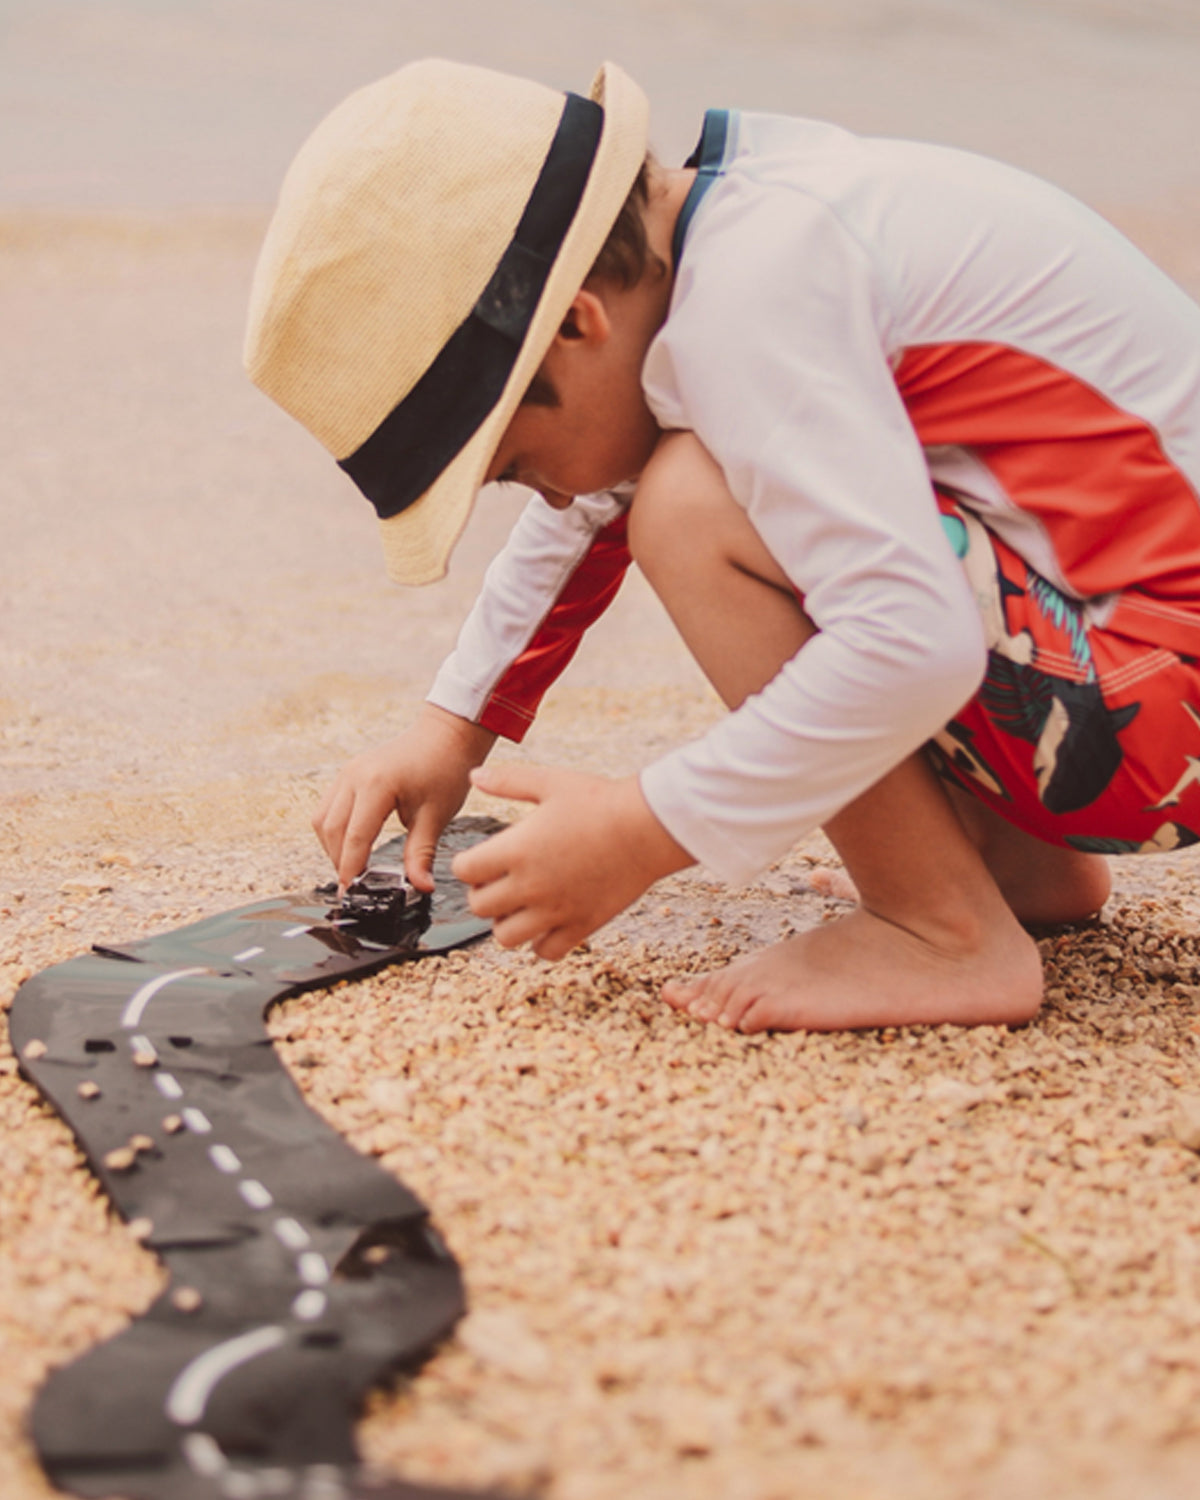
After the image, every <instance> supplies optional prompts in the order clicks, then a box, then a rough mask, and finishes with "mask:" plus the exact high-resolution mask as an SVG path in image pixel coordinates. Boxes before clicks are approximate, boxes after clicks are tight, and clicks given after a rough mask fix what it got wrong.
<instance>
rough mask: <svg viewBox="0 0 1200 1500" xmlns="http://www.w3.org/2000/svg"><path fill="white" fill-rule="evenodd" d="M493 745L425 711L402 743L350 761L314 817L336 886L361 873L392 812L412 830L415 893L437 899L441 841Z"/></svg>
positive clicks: (451, 718) (407, 860) (408, 851)
mask: <svg viewBox="0 0 1200 1500" xmlns="http://www.w3.org/2000/svg"><path fill="white" fill-rule="evenodd" d="M495 742H496V736H495V735H494V734H492V733H491V732H490V730H487V729H481V728H480V727H479V725H478V724H472V723H471V722H470V721H469V720H467V719H460V718H459V717H458V715H457V714H452V713H448V712H447V711H446V710H445V709H443V708H435V707H434V705H433V704H431V703H427V704H425V706H424V708H423V709H422V711H421V716H420V718H418V720H417V721H416V723H415V724H414V725H413V726H412V728H411V729H407V730H405V732H404V733H403V734H402V735H400V737H399V738H398V739H394V740H389V741H388V743H387V744H386V745H379V746H378V747H376V748H375V749H373V750H367V751H364V752H363V754H362V755H356V756H355V757H354V759H353V760H352V761H349V762H348V763H347V764H346V765H345V766H344V767H343V768H342V770H341V772H340V773H339V775H338V778H337V780H336V781H335V782H334V783H333V785H332V786H331V787H330V788H329V791H328V792H326V794H325V797H324V800H323V801H322V803H321V805H320V807H319V808H318V809H317V811H316V814H315V816H314V817H313V828H314V829H315V830H316V833H317V837H318V838H319V839H320V841H321V843H322V845H323V847H324V849H325V852H326V853H327V854H328V855H329V857H330V859H331V860H332V861H333V863H334V866H335V867H336V869H337V878H338V884H339V885H342V886H346V885H349V883H350V882H351V881H352V880H353V879H354V877H355V876H356V875H360V874H361V873H362V871H363V869H364V868H365V867H366V863H367V856H368V855H369V854H370V852H371V846H372V844H374V842H375V838H376V836H377V835H378V833H379V830H380V829H381V828H382V827H383V825H384V823H386V822H387V820H388V818H389V817H390V816H391V814H392V813H393V812H394V813H396V814H397V815H398V816H399V819H400V821H401V823H403V824H404V826H405V828H407V829H408V839H407V841H406V843H405V846H404V873H405V874H406V875H407V876H408V879H409V880H410V881H411V883H412V884H413V885H414V886H416V888H417V890H419V891H432V890H433V854H434V850H435V849H436V847H437V841H438V839H439V838H440V837H441V833H442V830H443V829H444V828H445V826H446V824H447V823H448V822H449V821H450V819H451V818H452V817H453V816H454V814H455V813H456V812H457V811H458V810H459V808H460V807H461V806H462V805H463V802H464V801H465V799H466V795H467V792H468V791H469V790H470V784H471V783H470V773H471V770H472V769H473V768H474V767H475V766H478V765H479V764H481V762H482V761H483V760H484V759H485V758H486V757H487V754H488V752H489V751H490V750H491V748H492V746H493V745H494V744H495Z"/></svg>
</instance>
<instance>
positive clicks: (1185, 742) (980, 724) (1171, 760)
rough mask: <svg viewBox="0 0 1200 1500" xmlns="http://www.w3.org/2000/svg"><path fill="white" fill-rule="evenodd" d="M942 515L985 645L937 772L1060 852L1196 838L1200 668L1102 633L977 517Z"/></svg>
mask: <svg viewBox="0 0 1200 1500" xmlns="http://www.w3.org/2000/svg"><path fill="white" fill-rule="evenodd" d="M939 504H940V506H941V509H942V524H943V526H944V527H945V530H946V532H947V535H948V536H949V537H950V540H951V542H952V544H953V545H954V548H955V551H956V552H957V553H958V556H959V558H960V560H961V561H962V563H963V566H964V568H965V569H966V571H967V575H968V578H969V579H970V582H971V585H972V587H973V589H974V592H975V596H976V600H977V602H978V604H979V607H980V610H981V613H982V615H983V619H984V625H985V631H986V634H987V642H988V668H987V676H986V677H985V679H984V682H983V685H982V686H981V687H980V689H979V691H978V693H977V694H976V695H975V697H974V698H973V699H972V700H971V701H970V702H969V703H968V704H967V705H966V706H965V708H963V709H962V711H961V712H960V713H958V714H957V715H956V716H955V717H954V719H952V720H951V722H950V723H949V724H947V726H946V728H945V729H944V730H943V731H942V732H941V733H940V734H939V735H938V736H937V737H936V739H935V740H934V741H933V742H932V744H931V746H930V749H931V753H932V754H933V756H934V758H935V760H936V761H937V763H938V765H939V769H941V771H942V772H943V774H945V775H946V776H947V777H948V778H949V779H950V780H953V781H955V782H957V783H958V784H959V785H960V786H962V787H964V788H965V789H966V790H968V791H970V792H971V793H972V795H974V796H976V797H978V798H979V799H980V800H981V801H983V802H985V803H987V804H988V805H989V806H990V807H992V808H993V809H994V810H995V811H996V812H998V813H999V814H1000V815H1001V817H1003V818H1006V819H1007V820H1008V821H1009V822H1010V823H1015V824H1016V825H1017V826H1018V827H1020V828H1023V829H1025V830H1026V831H1027V832H1029V833H1032V834H1034V835H1036V836H1037V837H1038V838H1040V839H1044V840H1046V841H1047V842H1049V843H1052V844H1065V845H1069V846H1070V847H1072V848H1075V849H1083V850H1088V851H1093V852H1097V853H1105V854H1130V853H1155V852H1160V851H1165V850H1168V849H1176V848H1181V847H1183V846H1184V845H1187V844H1194V843H1196V842H1197V841H1198V840H1200V667H1198V666H1197V663H1196V661H1195V660H1194V659H1193V658H1189V657H1183V656H1179V655H1177V654H1176V653H1175V652H1172V651H1168V650H1165V649H1164V648H1162V647H1160V646H1152V645H1148V644H1147V643H1146V642H1144V641H1137V640H1132V639H1130V638H1129V637H1128V636H1124V635H1121V634H1118V633H1116V632H1114V631H1112V630H1110V629H1107V628H1106V627H1105V626H1104V625H1103V624H1097V623H1095V620H1096V611H1093V610H1089V608H1088V606H1087V604H1086V602H1081V601H1079V600H1077V599H1073V598H1071V597H1070V596H1068V595H1066V594H1063V593H1062V592H1061V591H1060V590H1059V589H1058V588H1056V587H1055V586H1054V585H1053V584H1051V583H1049V582H1048V581H1047V580H1046V579H1044V578H1042V577H1041V576H1040V575H1039V574H1037V573H1035V572H1034V571H1033V570H1032V569H1031V568H1030V567H1029V565H1028V564H1027V563H1026V562H1025V561H1024V560H1023V559H1022V558H1021V557H1019V556H1018V555H1017V554H1016V553H1015V552H1013V551H1012V549H1011V548H1009V547H1007V546H1006V545H1005V543H1004V542H1002V541H1001V540H1000V539H999V538H998V537H997V536H996V535H995V533H994V532H991V531H989V530H988V529H987V528H986V527H985V526H984V525H983V523H982V522H981V521H980V520H979V519H978V518H977V517H975V516H973V515H972V514H971V513H970V512H968V511H966V510H964V509H962V508H961V507H960V506H958V505H957V504H956V503H955V502H954V501H953V500H952V499H949V498H947V497H945V496H939ZM1100 618H1102V615H1101V616H1100Z"/></svg>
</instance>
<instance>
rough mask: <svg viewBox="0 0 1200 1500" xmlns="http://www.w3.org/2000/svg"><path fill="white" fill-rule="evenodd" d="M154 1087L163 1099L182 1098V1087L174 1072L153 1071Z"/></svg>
mask: <svg viewBox="0 0 1200 1500" xmlns="http://www.w3.org/2000/svg"><path fill="white" fill-rule="evenodd" d="M154 1087H155V1088H156V1089H157V1090H158V1092H159V1093H160V1094H161V1095H162V1096H163V1098H164V1099H182V1098H183V1089H182V1088H181V1087H180V1085H179V1079H178V1078H176V1077H175V1075H174V1073H155V1075H154Z"/></svg>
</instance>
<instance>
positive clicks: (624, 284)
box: [521, 152, 667, 406]
mask: <svg viewBox="0 0 1200 1500" xmlns="http://www.w3.org/2000/svg"><path fill="white" fill-rule="evenodd" d="M655 166H656V162H655V159H654V156H653V154H652V153H651V152H647V153H646V159H645V161H643V163H642V166H641V170H640V171H639V172H638V174H637V176H636V177H635V178H634V180H633V186H632V187H631V188H630V189H629V193H628V196H627V197H626V199H625V202H624V203H623V204H622V205H621V211H620V213H618V215H617V217H616V219H615V220H614V221H613V227H612V228H611V229H610V230H609V231H608V238H607V239H606V240H605V241H604V244H603V245H601V247H600V253H599V255H597V256H596V259H595V260H594V261H593V262H592V269H591V270H590V271H589V272H588V274H587V281H611V282H615V283H616V285H617V286H619V287H621V288H623V289H624V290H625V291H628V290H629V288H630V287H634V286H636V285H637V284H638V282H639V281H641V279H642V277H643V276H644V275H645V274H646V272H647V271H653V273H654V275H655V276H659V275H661V274H663V273H664V272H665V271H666V269H667V267H666V266H665V265H664V263H663V261H662V259H661V258H660V257H659V256H657V255H656V254H655V253H654V251H653V250H651V248H650V241H649V239H648V238H647V236H646V218H645V210H646V204H647V203H648V202H649V199H650V175H651V173H652V172H653V171H654V169H655ZM585 284H586V283H585ZM521 405H522V406H557V405H558V392H557V391H556V390H555V389H554V386H553V385H552V383H551V382H550V380H549V379H548V378H547V377H546V376H545V375H543V374H542V372H541V371H540V370H539V371H538V373H537V374H536V375H535V376H534V377H533V379H532V380H531V381H530V382H529V385H528V387H527V388H526V391H525V394H524V395H523V396H522V397H521Z"/></svg>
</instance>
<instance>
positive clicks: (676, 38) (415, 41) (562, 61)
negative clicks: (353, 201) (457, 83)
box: [0, 0, 1200, 209]
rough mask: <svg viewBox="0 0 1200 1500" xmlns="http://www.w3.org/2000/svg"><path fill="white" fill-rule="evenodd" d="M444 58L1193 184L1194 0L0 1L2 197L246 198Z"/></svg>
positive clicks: (676, 140)
mask: <svg viewBox="0 0 1200 1500" xmlns="http://www.w3.org/2000/svg"><path fill="white" fill-rule="evenodd" d="M428 54H441V55H445V56H451V57H457V58H461V59H463V60H464V61H470V62H478V63H482V64H486V65H488V66H491V67H497V68H502V69H508V70H512V71H515V72H520V73H527V74H530V75H531V76H534V77H537V78H541V79H543V80H545V81H547V82H551V83H554V84H556V85H559V86H573V87H575V88H583V87H585V86H586V83H587V81H588V79H589V78H590V76H591V71H592V69H593V67H594V65H595V64H596V62H597V61H598V60H599V59H601V58H605V57H612V58H614V59H615V60H617V61H619V62H621V63H622V64H624V65H625V67H626V68H627V69H628V70H629V71H631V72H632V73H633V74H634V75H635V76H636V77H637V78H638V79H639V80H640V81H641V83H642V84H643V85H644V87H645V88H646V89H647V91H648V92H649V94H650V97H651V99H652V101H653V102H654V105H655V111H656V120H655V144H656V146H657V147H658V149H659V151H660V153H661V154H663V155H664V156H666V157H668V158H670V157H675V156H678V155H679V154H681V153H685V152H686V150H687V149H688V148H689V147H690V145H691V139H692V136H693V135H694V134H695V131H696V128H697V120H698V117H699V114H700V112H701V111H702V109H703V108H704V107H705V106H706V105H709V104H714V103H715V104H730V105H741V106H744V107H756V108H764V109H778V110H787V111H792V112H795V113H801V114H812V115H817V116H820V117H828V118H832V119H837V120H838V121H840V122H841V123H843V124H845V125H847V126H849V127H851V128H852V129H856V130H863V131H869V132H880V133H887V134H900V135H907V136H915V137H920V138H929V139H937V140H944V141H949V142H952V143H954V144H956V145H962V146H968V147H974V148H976V149H979V150H983V151H988V152H992V153H995V154H999V155H1001V156H1004V157H1007V158H1009V159H1010V160H1013V161H1016V162H1018V163H1019V164H1021V165H1024V166H1027V167H1030V168H1032V169H1034V170H1037V171H1039V172H1042V173H1044V174H1046V175H1048V176H1050V177H1052V178H1054V179H1056V180H1057V181H1059V182H1061V183H1063V184H1064V185H1065V186H1067V187H1069V188H1071V189H1072V190H1074V191H1076V192H1079V193H1081V194H1083V195H1084V196H1086V197H1088V198H1090V199H1092V200H1094V201H1106V200H1112V201H1115V202H1119V203H1150V202H1156V201H1158V200H1159V199H1161V198H1163V197H1164V196H1168V195H1172V194H1185V193H1192V194H1195V193H1196V191H1197V189H1198V187H1200V154H1198V153H1197V152H1196V151H1195V150H1194V143H1195V139H1196V129H1197V125H1198V124H1200V119H1198V115H1200V105H1198V104H1197V95H1198V93H1200V90H1198V89H1197V82H1196V80H1197V78H1198V77H1200V66H1198V65H1200V7H1198V6H1197V4H1196V0H589V3H586V4H584V3H580V0H504V3H499V0H441V3H439V4H437V5H430V4H428V3H426V0H342V3H340V4H337V5H333V4H329V3H328V0H0V137H2V139H3V142H4V149H3V152H2V153H0V204H3V205H4V206H5V207H13V206H38V207H71V208H78V207H83V206H87V207H93V208H109V209H112V208H130V207H139V208H145V207H178V206H195V205H222V206H227V205H231V204H265V203H268V202H270V201H271V199H272V198H273V195H274V190H275V187H276V184H277V183H278V180H279V177H280V174H281V173H282V171H283V169H284V167H285V166H286V164H287V162H288V161H289V159H290V157H291V155H292V153H293V151H294V150H295V147H296V145H297V144H298V142H299V141H300V140H301V139H302V138H303V136H304V135H305V133H306V132H307V131H308V130H309V129H310V128H311V126H312V125H313V124H314V123H315V122H316V121H317V120H318V119H319V118H320V117H321V115H322V114H324V113H325V112H326V111H327V110H328V109H329V108H330V107H331V106H332V105H333V104H335V103H336V102H337V101H338V100H339V99H340V98H341V97H342V96H343V95H344V94H345V93H347V92H348V91H349V90H351V89H352V88H354V87H356V86H357V85H358V84H360V83H363V82H365V81H367V80H369V79H371V78H374V77H377V76H379V75H380V74H382V73H384V72H387V71H390V70H391V69H392V68H394V67H397V66H399V65H400V64H402V63H404V62H405V61H408V60H410V59H412V58H415V57H420V56H423V55H428Z"/></svg>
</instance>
